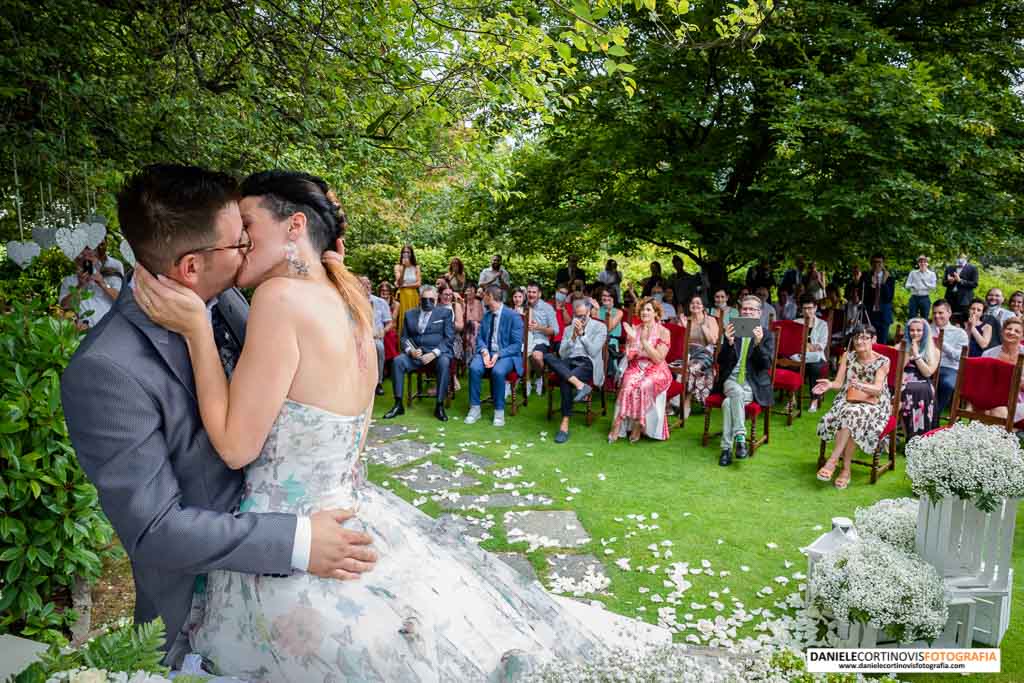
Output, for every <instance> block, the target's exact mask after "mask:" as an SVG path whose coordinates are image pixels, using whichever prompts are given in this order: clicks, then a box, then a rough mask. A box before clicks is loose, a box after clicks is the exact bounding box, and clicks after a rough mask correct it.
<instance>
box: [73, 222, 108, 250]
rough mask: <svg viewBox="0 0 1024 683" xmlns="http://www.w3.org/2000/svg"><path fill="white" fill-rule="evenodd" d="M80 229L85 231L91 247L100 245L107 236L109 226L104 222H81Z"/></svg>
mask: <svg viewBox="0 0 1024 683" xmlns="http://www.w3.org/2000/svg"><path fill="white" fill-rule="evenodd" d="M78 229H79V230H84V231H85V234H86V235H87V237H88V241H87V242H86V244H88V245H89V248H90V249H95V248H96V247H98V246H100V244H102V243H103V240H104V239H106V237H107V227H106V226H105V225H103V224H102V223H79V225H78Z"/></svg>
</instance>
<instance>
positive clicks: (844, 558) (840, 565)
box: [810, 538, 949, 643]
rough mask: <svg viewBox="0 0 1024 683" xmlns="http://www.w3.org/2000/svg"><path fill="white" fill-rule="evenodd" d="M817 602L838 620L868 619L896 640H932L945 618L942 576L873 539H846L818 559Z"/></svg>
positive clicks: (813, 580)
mask: <svg viewBox="0 0 1024 683" xmlns="http://www.w3.org/2000/svg"><path fill="white" fill-rule="evenodd" d="M810 580H811V592H812V594H813V595H814V601H815V604H816V605H817V606H818V607H819V608H821V609H822V610H827V611H830V612H831V613H832V615H833V616H834V617H835V618H836V619H837V620H838V621H840V622H846V623H851V622H859V623H862V624H869V625H870V626H872V627H874V628H876V629H878V630H879V631H882V630H885V631H886V632H888V633H889V635H891V636H892V637H893V638H894V639H895V640H897V641H899V642H901V643H903V642H913V641H915V640H928V641H931V640H934V639H935V638H937V637H939V635H941V634H942V630H943V627H944V626H945V624H946V621H947V619H948V618H949V613H948V609H947V607H946V595H945V590H944V588H943V583H942V578H941V577H940V576H939V575H938V573H937V572H936V571H935V569H934V568H933V567H932V566H931V565H930V564H928V563H926V562H924V561H923V560H921V559H920V558H918V557H916V556H914V555H911V554H908V553H905V552H902V551H900V550H898V549H896V548H894V547H893V546H891V545H889V544H888V543H886V542H884V541H880V540H878V539H876V538H868V539H862V540H860V541H857V542H855V543H849V544H847V545H844V546H843V547H841V548H839V549H838V550H836V551H835V552H834V553H830V554H828V555H826V556H825V557H823V558H822V559H821V560H819V561H818V562H817V563H816V564H815V566H814V576H812V577H811V579H810Z"/></svg>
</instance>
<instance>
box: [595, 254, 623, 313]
mask: <svg viewBox="0 0 1024 683" xmlns="http://www.w3.org/2000/svg"><path fill="white" fill-rule="evenodd" d="M597 281H598V282H600V283H601V284H603V285H604V286H605V287H607V288H608V290H609V291H610V292H611V293H612V296H613V297H614V298H615V305H616V306H618V305H619V304H620V303H622V273H621V272H620V271H619V264H618V263H617V262H616V261H615V259H612V258H610V259H608V261H607V263H605V264H604V270H602V271H601V272H600V273H598V274H597Z"/></svg>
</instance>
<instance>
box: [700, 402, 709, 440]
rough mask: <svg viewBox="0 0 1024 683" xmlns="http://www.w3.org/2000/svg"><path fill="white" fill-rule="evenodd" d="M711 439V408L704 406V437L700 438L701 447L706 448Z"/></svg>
mask: <svg viewBox="0 0 1024 683" xmlns="http://www.w3.org/2000/svg"><path fill="white" fill-rule="evenodd" d="M710 439H711V408H710V407H708V406H704V435H703V436H702V437H701V445H702V446H704V447H707V445H708V441H709V440H710Z"/></svg>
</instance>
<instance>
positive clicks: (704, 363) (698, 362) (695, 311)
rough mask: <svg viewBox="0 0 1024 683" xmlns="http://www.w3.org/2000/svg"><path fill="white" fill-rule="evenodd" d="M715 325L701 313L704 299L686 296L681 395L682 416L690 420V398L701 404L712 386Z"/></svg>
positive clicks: (715, 320) (717, 333)
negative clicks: (685, 348)
mask: <svg viewBox="0 0 1024 683" xmlns="http://www.w3.org/2000/svg"><path fill="white" fill-rule="evenodd" d="M726 324H728V323H726ZM719 325H720V323H719V320H718V318H715V317H714V316H711V315H708V314H707V311H705V310H704V300H703V299H701V298H700V295H698V294H695V295H694V296H692V297H690V316H689V318H687V320H686V327H687V329H689V330H690V335H689V342H688V343H689V348H688V354H687V356H688V358H689V363H688V368H687V372H686V392H685V394H684V395H683V416H684V417H687V418H688V417H690V407H691V403H692V401H693V399H697V403H699V404H701V405H704V401H706V400H707V398H708V395H709V394H710V393H711V388H712V387H713V386H714V384H715V368H714V363H715V355H714V354H715V346H716V345H717V344H718V339H719V337H721V336H722V328H721V327H719Z"/></svg>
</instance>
